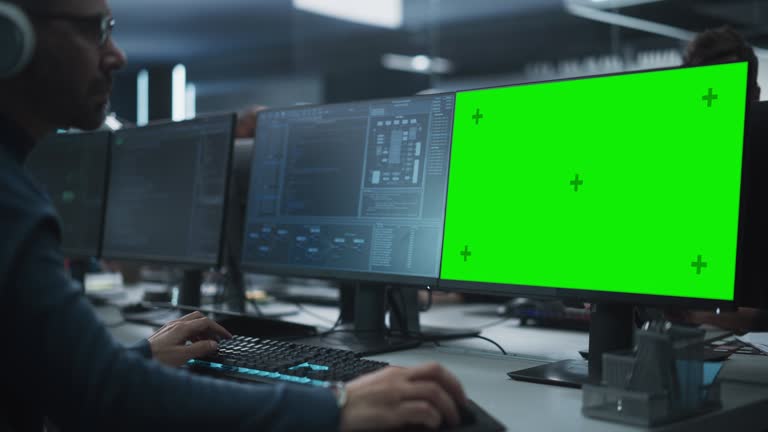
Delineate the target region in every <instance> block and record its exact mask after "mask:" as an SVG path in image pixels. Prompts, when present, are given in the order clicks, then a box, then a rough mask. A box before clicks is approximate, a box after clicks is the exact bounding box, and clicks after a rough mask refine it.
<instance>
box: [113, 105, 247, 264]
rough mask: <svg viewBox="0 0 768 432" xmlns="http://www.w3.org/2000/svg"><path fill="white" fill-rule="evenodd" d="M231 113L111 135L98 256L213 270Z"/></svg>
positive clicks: (228, 162) (217, 257) (222, 213)
mask: <svg viewBox="0 0 768 432" xmlns="http://www.w3.org/2000/svg"><path fill="white" fill-rule="evenodd" d="M234 124H235V115H234V114H227V115H215V116H209V117H200V118H197V119H194V120H186V121H181V122H167V123H157V124H152V125H148V126H145V127H140V128H132V129H121V130H119V131H116V132H115V137H114V145H113V149H112V161H111V173H112V174H111V176H110V183H109V201H108V204H107V213H106V223H105V224H106V226H105V233H104V250H103V255H104V256H105V257H108V258H112V259H124V260H137V261H144V262H158V263H166V264H189V265H192V266H199V267H201V268H202V267H206V266H217V265H219V264H220V260H221V249H222V247H221V244H222V237H223V234H222V232H223V226H224V217H225V206H226V203H227V187H228V183H229V173H230V165H231V154H232V142H233V130H234Z"/></svg>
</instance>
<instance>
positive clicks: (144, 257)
mask: <svg viewBox="0 0 768 432" xmlns="http://www.w3.org/2000/svg"><path fill="white" fill-rule="evenodd" d="M226 118H229V121H230V125H229V128H228V132H229V144H228V145H227V164H226V172H225V174H224V177H225V180H224V181H225V184H224V191H223V193H224V201H223V203H222V216H221V221H220V223H219V241H218V247H217V251H216V258H215V260H204V259H185V258H183V257H179V256H162V255H149V254H140V253H139V254H131V253H120V252H116V253H115V252H110V251H106V249H105V247H104V244H105V242H104V241H103V239H104V238H105V237H102V248H101V257H102V258H103V259H107V260H115V261H130V262H135V263H138V264H161V265H171V266H174V267H178V268H183V269H188V270H195V269H202V270H207V269H211V268H220V267H221V266H222V261H223V255H224V242H225V235H226V233H225V229H226V224H227V219H228V211H227V209H228V207H229V199H230V197H229V195H230V193H229V189H230V187H231V185H230V182H231V179H230V177H231V174H232V154H233V152H234V137H235V126H236V122H237V114H236V113H234V112H232V113H230V112H227V113H216V114H207V115H199V116H196V117H195V118H192V119H186V120H181V121H174V120H159V121H154V122H151V123H148V124H146V125H144V126H138V127H131V128H124V129H119V130H117V131H115V132H114V133H113V137H112V139H113V141H114V140H115V139H116V138H117V137H118V136H119V134H120V132H121V131H127V130H136V129H143V128H164V127H179V126H181V125H184V124H191V123H200V122H206V121H210V120H218V119H226ZM109 161H110V163H109V169H110V174H111V172H112V158H111V153H110V160H109ZM110 184H111V175H110V183H108V186H109V185H110ZM107 189H109V187H107ZM107 208H108V203H107V205H105V206H104V224H103V229H106V225H107V219H106V217H107Z"/></svg>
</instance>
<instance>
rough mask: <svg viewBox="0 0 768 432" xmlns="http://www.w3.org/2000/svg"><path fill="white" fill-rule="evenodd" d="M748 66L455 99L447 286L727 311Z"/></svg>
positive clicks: (549, 85)
mask: <svg viewBox="0 0 768 432" xmlns="http://www.w3.org/2000/svg"><path fill="white" fill-rule="evenodd" d="M746 82H747V64H746V63H730V64H722V65H715V66H705V67H696V68H685V69H670V70H658V71H646V72H639V73H630V74H621V75H612V76H600V77H592V78H582V79H574V80H566V81H557V82H546V83H537V84H527V85H519V86H512V87H502V88H491V89H482V90H473V91H467V92H460V93H458V94H457V97H456V111H455V120H454V133H453V146H452V151H451V166H450V175H449V183H448V202H447V210H446V220H445V237H444V245H443V254H442V255H443V256H442V266H441V274H440V277H441V279H444V280H455V281H468V282H488V283H497V284H511V285H523V286H541V287H550V288H570V289H579V290H598V291H609V292H622V293H634V294H650V295H660V296H675V297H692V298H702V299H719V300H732V299H733V293H734V281H735V272H736V249H737V237H738V224H739V199H740V186H741V167H742V146H743V135H744V116H745V105H746Z"/></svg>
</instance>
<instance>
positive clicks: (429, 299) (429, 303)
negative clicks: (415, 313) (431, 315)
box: [420, 285, 432, 312]
mask: <svg viewBox="0 0 768 432" xmlns="http://www.w3.org/2000/svg"><path fill="white" fill-rule="evenodd" d="M431 308H432V287H431V286H429V285H427V304H426V306H424V307H423V308H421V309H420V311H421V312H426V311H428V310H430V309H431Z"/></svg>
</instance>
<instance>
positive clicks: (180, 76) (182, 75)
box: [171, 64, 187, 121]
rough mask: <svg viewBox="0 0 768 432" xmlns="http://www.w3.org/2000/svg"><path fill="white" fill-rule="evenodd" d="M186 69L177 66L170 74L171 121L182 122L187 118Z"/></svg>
mask: <svg viewBox="0 0 768 432" xmlns="http://www.w3.org/2000/svg"><path fill="white" fill-rule="evenodd" d="M186 110H187V68H186V67H185V66H184V65H183V64H178V65H176V66H175V67H174V68H173V72H171V119H173V121H182V120H184V119H186V118H187V113H186Z"/></svg>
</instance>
